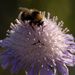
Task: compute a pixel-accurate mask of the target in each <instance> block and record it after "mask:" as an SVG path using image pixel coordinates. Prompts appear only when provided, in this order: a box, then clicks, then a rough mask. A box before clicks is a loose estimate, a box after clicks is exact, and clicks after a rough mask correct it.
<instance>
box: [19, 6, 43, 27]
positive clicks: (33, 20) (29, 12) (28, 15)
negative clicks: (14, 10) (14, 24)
mask: <svg viewBox="0 0 75 75" xmlns="http://www.w3.org/2000/svg"><path fill="white" fill-rule="evenodd" d="M19 9H20V10H21V12H20V14H19V19H20V20H22V21H23V22H24V21H29V24H30V25H31V26H32V25H33V24H34V25H37V26H43V23H44V21H43V14H42V13H41V12H40V11H38V10H35V9H28V8H22V7H20V8H19Z"/></svg>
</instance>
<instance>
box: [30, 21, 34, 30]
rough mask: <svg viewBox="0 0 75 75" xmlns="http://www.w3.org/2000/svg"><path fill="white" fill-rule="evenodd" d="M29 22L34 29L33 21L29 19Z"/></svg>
mask: <svg viewBox="0 0 75 75" xmlns="http://www.w3.org/2000/svg"><path fill="white" fill-rule="evenodd" d="M29 24H30V26H31V27H32V29H33V30H35V29H34V23H33V21H30V22H29Z"/></svg>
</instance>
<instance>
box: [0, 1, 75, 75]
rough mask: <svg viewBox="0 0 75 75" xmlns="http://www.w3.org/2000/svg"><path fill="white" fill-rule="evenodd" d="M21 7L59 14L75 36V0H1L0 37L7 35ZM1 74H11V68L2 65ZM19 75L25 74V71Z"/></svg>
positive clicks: (73, 73) (72, 71)
mask: <svg viewBox="0 0 75 75" xmlns="http://www.w3.org/2000/svg"><path fill="white" fill-rule="evenodd" d="M19 7H27V8H35V9H38V10H42V11H47V12H48V11H49V12H50V13H51V15H52V16H58V18H59V21H61V20H63V21H64V27H68V28H69V29H70V32H69V33H72V34H73V36H75V0H0V39H3V38H5V37H6V35H5V34H6V31H7V30H8V29H9V26H10V23H11V22H14V21H15V19H16V18H17V16H18V14H19V10H18V8H19ZM69 69H70V75H75V72H74V69H75V68H74V67H73V68H69ZM0 74H1V75H11V73H10V72H9V70H3V69H2V68H1V67H0ZM18 75H24V72H23V71H22V72H20V73H19V74H18Z"/></svg>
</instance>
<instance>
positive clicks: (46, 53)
mask: <svg viewBox="0 0 75 75" xmlns="http://www.w3.org/2000/svg"><path fill="white" fill-rule="evenodd" d="M44 16H45V15H44ZM43 21H44V24H43V25H42V26H37V25H34V30H33V28H32V27H31V25H30V24H29V21H26V20H25V21H24V22H23V21H21V20H20V19H16V23H15V24H13V23H11V26H10V28H11V29H10V30H8V36H7V37H6V38H5V39H3V40H0V46H1V47H3V48H4V49H5V51H4V52H2V53H1V54H0V59H1V66H2V68H3V69H7V68H10V71H11V72H12V73H18V72H19V71H20V70H21V69H24V70H25V72H26V74H27V75H39V74H40V75H58V72H59V73H61V75H69V71H68V68H67V66H74V65H75V55H74V53H75V42H74V37H73V36H72V34H68V33H67V31H68V29H67V28H65V29H63V28H62V26H63V22H62V21H61V22H58V19H57V17H53V18H50V15H49V13H48V16H47V17H44V18H43Z"/></svg>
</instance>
